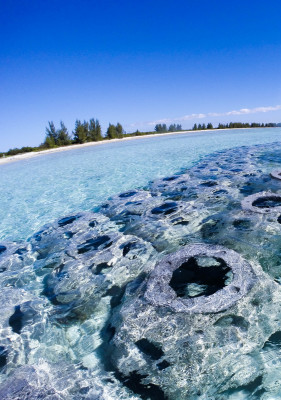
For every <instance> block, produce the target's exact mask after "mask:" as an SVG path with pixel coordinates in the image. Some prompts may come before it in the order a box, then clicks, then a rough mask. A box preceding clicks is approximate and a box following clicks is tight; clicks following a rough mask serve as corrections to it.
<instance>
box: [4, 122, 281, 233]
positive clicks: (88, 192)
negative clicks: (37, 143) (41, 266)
mask: <svg viewBox="0 0 281 400" xmlns="http://www.w3.org/2000/svg"><path fill="white" fill-rule="evenodd" d="M280 138H281V128H271V129H251V130H232V131H217V132H212V133H211V132H206V133H187V134H181V135H173V136H161V137H154V138H142V139H140V140H132V141H124V142H120V143H118V142H117V143H116V142H115V143H106V144H104V145H101V146H93V147H88V148H82V149H75V150H71V151H66V152H61V153H57V154H48V155H42V156H38V157H36V158H32V159H28V160H24V161H19V162H14V163H10V164H6V165H1V166H0V193H1V199H0V205H1V207H0V239H1V240H3V239H8V240H18V239H26V238H27V237H29V236H30V235H31V234H32V233H34V232H35V231H36V230H38V229H39V228H40V227H41V226H42V225H43V224H45V223H47V222H51V221H53V220H54V219H56V218H58V217H60V216H64V215H66V214H69V213H72V212H78V211H81V210H92V209H93V208H94V207H96V206H97V205H99V204H100V203H101V202H102V201H104V200H105V199H106V198H108V197H109V196H112V195H114V194H116V193H119V192H122V191H125V190H128V189H132V188H137V187H144V186H146V185H147V183H148V182H149V181H151V180H153V179H156V178H158V177H163V176H169V175H171V174H173V173H175V172H177V171H179V170H181V169H182V168H188V167H190V166H192V165H193V164H194V163H196V162H197V161H199V160H200V159H201V158H202V157H203V156H205V155H207V154H210V153H212V152H214V151H217V150H223V149H228V148H233V147H237V146H242V145H253V144H263V143H270V142H276V141H279V140H280Z"/></svg>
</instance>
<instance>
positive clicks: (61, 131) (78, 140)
mask: <svg viewBox="0 0 281 400" xmlns="http://www.w3.org/2000/svg"><path fill="white" fill-rule="evenodd" d="M276 126H281V123H279V124H276V123H256V122H252V123H243V122H230V123H228V124H221V123H219V124H218V126H217V128H214V127H213V125H212V124H211V123H210V122H209V123H208V124H198V125H197V124H194V125H193V128H192V129H186V130H185V131H196V130H205V129H229V128H264V127H266V128H267V127H269V128H272V127H276ZM180 131H183V129H182V126H181V125H180V124H171V125H169V127H167V125H166V124H156V125H155V127H154V131H152V132H140V131H139V130H136V131H135V132H132V133H126V132H125V130H124V129H123V126H122V125H121V124H120V123H119V122H118V123H117V124H116V125H114V124H111V123H110V124H109V125H108V128H107V130H106V132H105V134H104V135H103V133H102V129H101V125H100V123H99V120H98V119H95V118H91V119H90V120H89V121H85V120H84V121H83V122H82V121H81V120H78V119H77V120H76V121H75V126H74V130H73V131H72V132H69V131H68V129H67V127H66V126H65V124H64V123H63V122H62V121H61V122H60V126H59V128H56V127H55V124H54V123H53V121H49V122H48V125H47V127H46V131H45V140H44V142H43V143H41V144H40V145H39V146H37V147H30V146H24V147H21V148H13V149H10V150H9V151H7V152H0V157H5V156H13V155H16V154H21V153H28V152H32V151H41V150H47V149H51V148H55V147H61V146H69V145H71V144H82V143H87V142H98V141H101V140H111V139H122V138H123V137H130V136H144V135H152V134H156V133H168V132H180Z"/></svg>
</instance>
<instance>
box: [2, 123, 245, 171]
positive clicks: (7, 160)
mask: <svg viewBox="0 0 281 400" xmlns="http://www.w3.org/2000/svg"><path fill="white" fill-rule="evenodd" d="M233 129H250V128H230V129H223V131H228V130H233ZM213 131H222V129H204V130H197V131H179V132H166V133H155V134H151V135H143V136H130V137H124V138H122V139H111V140H103V141H101V142H88V143H83V144H72V145H70V146H65V147H57V148H54V149H49V150H42V151H35V152H30V153H23V154H17V155H15V156H10V157H3V158H0V164H7V163H10V162H14V161H21V160H26V159H28V158H33V157H38V156H41V155H47V154H52V153H57V152H60V151H68V150H73V149H80V148H82V147H88V146H100V145H104V144H107V143H114V142H122V141H125V140H135V139H145V138H150V137H157V136H167V135H179V134H184V133H201V132H213Z"/></svg>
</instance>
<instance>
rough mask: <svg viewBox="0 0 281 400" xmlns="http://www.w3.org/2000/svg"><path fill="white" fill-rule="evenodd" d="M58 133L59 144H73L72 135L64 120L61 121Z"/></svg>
mask: <svg viewBox="0 0 281 400" xmlns="http://www.w3.org/2000/svg"><path fill="white" fill-rule="evenodd" d="M57 135H58V140H57V144H58V146H67V145H69V144H71V137H70V135H69V133H68V130H67V128H66V126H65V125H64V123H63V122H62V121H61V122H60V129H59V130H58V131H57Z"/></svg>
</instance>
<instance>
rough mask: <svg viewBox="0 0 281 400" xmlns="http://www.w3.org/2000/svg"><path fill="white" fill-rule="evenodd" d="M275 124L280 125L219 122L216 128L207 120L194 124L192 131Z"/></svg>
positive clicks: (280, 124)
mask: <svg viewBox="0 0 281 400" xmlns="http://www.w3.org/2000/svg"><path fill="white" fill-rule="evenodd" d="M277 126H279V127H280V126H281V123H279V124H275V123H273V122H269V123H265V124H264V123H259V122H252V123H249V122H229V123H228V124H221V123H219V124H218V126H217V127H216V128H214V127H213V125H212V124H211V123H210V122H209V123H208V124H207V125H206V124H202V125H201V124H198V125H197V124H194V125H193V128H192V130H193V131H204V130H205V129H235V128H236V129H237V128H276V127H277Z"/></svg>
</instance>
